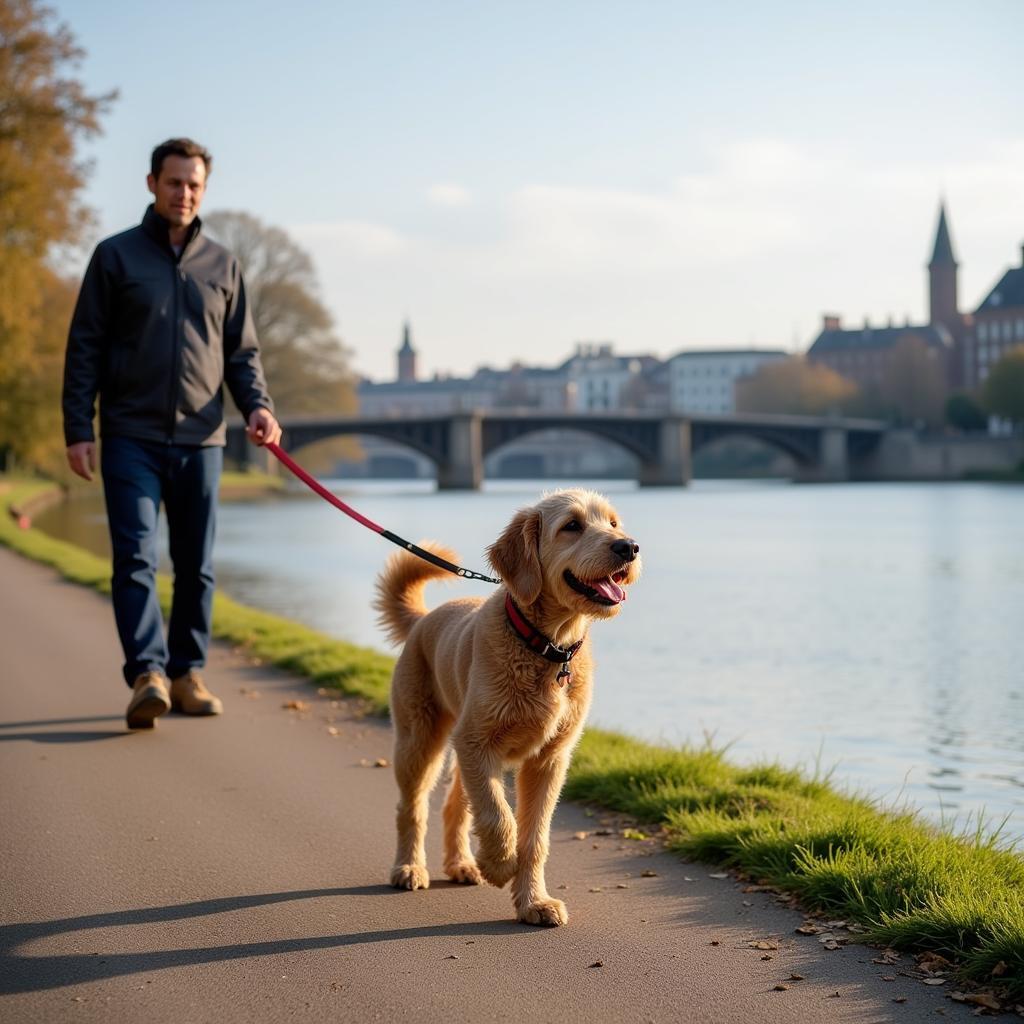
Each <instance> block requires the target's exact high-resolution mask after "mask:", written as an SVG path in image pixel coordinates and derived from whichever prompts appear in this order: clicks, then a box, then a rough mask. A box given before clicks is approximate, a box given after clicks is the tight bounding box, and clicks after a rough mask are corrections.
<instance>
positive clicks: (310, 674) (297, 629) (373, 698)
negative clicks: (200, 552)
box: [0, 480, 394, 714]
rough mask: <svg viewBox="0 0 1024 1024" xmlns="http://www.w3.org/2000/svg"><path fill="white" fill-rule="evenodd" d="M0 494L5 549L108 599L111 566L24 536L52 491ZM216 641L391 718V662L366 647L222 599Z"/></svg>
mask: <svg viewBox="0 0 1024 1024" xmlns="http://www.w3.org/2000/svg"><path fill="white" fill-rule="evenodd" d="M7 483H8V484H9V485H10V486H9V487H8V488H7V489H6V490H5V491H3V492H2V493H0V544H4V545H5V546H7V547H9V548H11V549H12V550H14V551H18V552H19V553H21V554H23V555H26V556H27V557H29V558H31V559H33V560H35V561H37V562H42V563H43V564H45V565H49V566H52V567H53V568H54V569H56V570H57V571H58V572H59V573H60V574H61V575H62V576H63V577H64V578H65V579H68V580H71V581H72V582H74V583H80V584H82V585H84V586H87V587H92V588H93V589H94V590H98V591H100V592H101V593H104V594H109V593H110V562H109V561H108V560H107V559H105V558H100V557H99V556H98V555H94V554H93V553H92V552H90V551H85V550H84V549H82V548H80V547H77V546H76V545H74V544H69V543H67V542H66V541H62V540H58V539H57V538H55V537H50V536H48V535H47V534H45V533H43V532H42V531H41V530H33V529H22V528H20V527H19V526H18V524H17V521H16V520H17V512H18V510H19V509H20V508H22V507H23V506H24V505H26V504H28V503H31V502H32V501H33V500H36V499H37V498H38V497H39V496H40V495H41V494H43V493H45V492H46V491H47V490H51V489H52V488H53V487H54V486H56V485H54V484H50V483H46V482H44V481H38V480H13V481H7ZM157 589H158V592H159V594H160V603H161V605H162V607H163V610H164V614H165V615H167V614H168V613H169V612H170V598H171V581H170V579H169V578H168V577H167V576H166V575H164V574H163V573H161V574H160V575H158V577H157ZM213 635H214V636H215V637H216V638H217V639H218V640H226V641H227V642H228V643H231V644H234V645H236V646H239V647H243V648H244V649H245V651H246V653H247V654H248V655H250V656H251V657H253V658H256V659H258V660H259V661H261V662H265V663H268V664H271V665H275V666H277V667H279V668H283V669H287V670H288V671H289V672H294V673H296V674H297V675H301V676H305V677H307V678H309V679H311V680H312V681H313V682H315V683H316V684H317V685H318V686H331V687H335V688H336V689H338V690H340V691H341V692H342V693H344V694H346V695H348V696H350V697H358V698H360V699H361V700H362V701H364V702H365V704H366V705H367V708H368V710H370V711H372V712H374V713H376V714H384V713H386V712H387V706H388V687H389V685H390V681H391V669H392V667H393V666H394V659H393V658H390V657H388V656H387V655H385V654H381V653H380V652H379V651H375V650H372V649H371V648H368V647H358V646H356V645H355V644H349V643H346V642H345V641H343V640H334V639H332V638H330V637H327V636H324V635H323V634H322V633H318V632H316V631H315V630H313V629H310V628H309V627H308V626H303V625H302V624H301V623H298V622H291V621H289V620H288V619H284V618H281V617H280V616H277V615H271V614H269V613H268V612H261V611H258V610H257V609H255V608H249V607H248V606H246V605H244V604H240V603H239V602H238V601H233V600H232V599H231V598H230V597H227V596H226V595H224V594H222V593H219V592H218V593H217V594H216V596H215V597H214V601H213Z"/></svg>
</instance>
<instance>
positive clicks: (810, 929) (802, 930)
mask: <svg viewBox="0 0 1024 1024" xmlns="http://www.w3.org/2000/svg"><path fill="white" fill-rule="evenodd" d="M793 930H794V931H795V932H796V933H797V934H798V935H817V934H818V932H820V931H821V929H820V928H819V927H818V926H817V925H816V924H811V923H810V922H809V921H805V922H804V923H803V924H802V925H800V927H799V928H795V929H793Z"/></svg>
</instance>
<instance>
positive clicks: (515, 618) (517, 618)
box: [505, 592, 586, 686]
mask: <svg viewBox="0 0 1024 1024" xmlns="http://www.w3.org/2000/svg"><path fill="white" fill-rule="evenodd" d="M505 614H506V615H507V616H508V621H509V622H510V623H511V624H512V628H513V629H514V630H515V631H516V633H517V634H518V636H519V637H520V639H521V640H522V641H523V643H525V644H526V646H527V647H529V648H530V650H531V651H533V652H534V654H539V655H540V656H541V657H542V658H545V659H547V660H548V661H551V662H554V663H555V664H560V665H561V666H562V668H561V671H559V673H558V675H557V676H556V677H555V681H556V682H557V683H558V685H559V686H561V685H562V683H563V681H564V680H566V679H569V678H570V674H569V662H570V661H572V659H573V658H575V657H576V654H577V653H578V651H579V649H580V648H581V647H582V646H583V641H584V640H586V637H585V636H584V637H582V638H581V639H579V640H577V641H576V642H575V643H572V644H569V646H568V647H559V645H558V644H556V643H555V642H554V641H553V640H549V639H548V638H547V637H546V636H545V635H544V634H543V633H542V632H541V631H540V630H539V629H537V627H536V626H535V625H534V624H533V623H532V622H530V620H529V619H528V618H527V617H526V616H525V615H524V614H523V613H522V612H521V611H520V610H519V608H518V607H517V606H516V603H515V601H513V600H512V595H511V594H510V593H508V592H506V593H505Z"/></svg>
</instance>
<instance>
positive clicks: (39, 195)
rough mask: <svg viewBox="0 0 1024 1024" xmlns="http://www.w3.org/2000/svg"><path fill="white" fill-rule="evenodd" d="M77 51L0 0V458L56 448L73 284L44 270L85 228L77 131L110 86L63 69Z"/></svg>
mask: <svg viewBox="0 0 1024 1024" xmlns="http://www.w3.org/2000/svg"><path fill="white" fill-rule="evenodd" d="M81 56H82V53H81V51H80V50H79V49H78V47H76V45H75V42H74V39H73V38H72V36H71V34H70V32H69V31H68V29H67V28H66V27H65V26H64V25H60V24H56V25H55V24H53V23H52V15H51V13H50V12H49V11H48V10H47V9H46V8H45V7H42V6H40V5H39V4H38V3H36V2H35V0H0V396H2V398H0V459H3V460H6V459H9V458H10V457H11V456H14V457H15V458H16V459H18V460H20V461H21V462H22V463H24V464H27V465H35V466H45V465H47V464H51V463H52V462H53V461H54V459H55V458H56V457H57V456H58V455H59V454H60V452H61V451H62V449H63V442H62V439H61V436H60V424H59V415H58V408H59V397H60V396H59V389H60V385H59V381H60V363H61V358H62V355H63V345H64V339H65V334H66V331H67V323H68V319H69V316H70V306H71V303H72V302H73V300H74V288H73V286H72V285H70V284H69V283H68V282H66V281H64V280H63V279H62V278H61V277H60V275H59V274H58V273H57V272H56V270H55V269H54V263H53V260H54V257H55V255H56V254H57V253H58V252H59V249H60V247H62V246H68V245H73V244H75V243H77V242H80V241H81V240H82V238H83V234H84V233H85V231H86V229H87V228H88V226H89V216H88V211H87V210H86V209H85V208H84V207H83V206H82V203H81V199H80V194H81V189H82V186H83V184H84V181H85V176H86V170H87V168H86V166H85V165H84V163H83V162H82V160H81V159H80V158H78V156H77V153H78V148H77V147H78V143H79V141H80V140H81V139H83V138H87V137H89V136H92V135H95V134H96V133H97V132H98V131H99V117H100V115H101V114H102V113H103V112H104V111H105V109H106V108H107V107H108V106H109V104H110V103H111V101H112V100H113V98H114V96H113V94H112V93H111V94H108V95H106V96H90V95H88V94H87V93H86V92H85V90H84V89H83V87H82V85H81V83H80V82H78V81H76V80H75V78H74V77H73V76H72V75H71V74H70V72H71V71H72V70H73V69H74V67H75V66H76V65H77V63H78V62H79V60H80V59H81Z"/></svg>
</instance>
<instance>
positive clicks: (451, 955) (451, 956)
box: [445, 953, 459, 960]
mask: <svg viewBox="0 0 1024 1024" xmlns="http://www.w3.org/2000/svg"><path fill="white" fill-rule="evenodd" d="M458 959H459V954H458V953H449V954H448V955H447V956H446V957H445V960H458Z"/></svg>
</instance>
